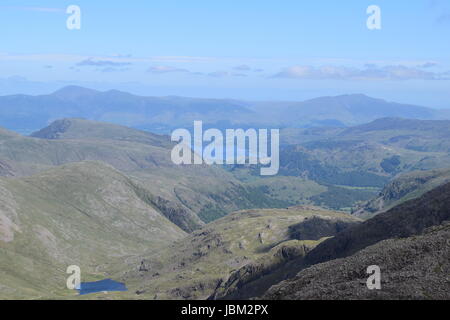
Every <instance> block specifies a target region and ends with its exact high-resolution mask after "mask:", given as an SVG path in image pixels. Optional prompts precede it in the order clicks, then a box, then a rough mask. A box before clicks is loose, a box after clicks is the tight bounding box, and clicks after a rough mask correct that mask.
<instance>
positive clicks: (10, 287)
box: [0, 87, 450, 300]
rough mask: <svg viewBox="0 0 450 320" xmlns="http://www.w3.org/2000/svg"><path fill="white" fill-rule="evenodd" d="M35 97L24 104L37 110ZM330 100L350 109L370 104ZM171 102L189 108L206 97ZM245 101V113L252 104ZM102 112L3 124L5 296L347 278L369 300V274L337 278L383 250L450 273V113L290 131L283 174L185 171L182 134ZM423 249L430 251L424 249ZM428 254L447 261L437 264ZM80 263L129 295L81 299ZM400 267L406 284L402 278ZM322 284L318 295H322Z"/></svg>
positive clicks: (179, 294) (265, 289) (265, 290)
mask: <svg viewBox="0 0 450 320" xmlns="http://www.w3.org/2000/svg"><path fill="white" fill-rule="evenodd" d="M15 98H17V97H15ZM15 98H14V99H15ZM35 98H36V97H33V98H29V99H28V98H26V99H24V102H23V103H24V104H23V108H25V109H24V110H26V108H28V104H30V105H29V107H31V105H32V104H34V103H35V100H36V99H35ZM37 98H38V100H39V99H42V101H46V102H45V103H50V102H51V101H53V100H52V99H58V101H59V102H61V103H68V101H72V102H73V103H74V104H76V108H77V110H82V108H81V109H79V107H80V103H82V102H83V101H85V102H83V103H86V104H91V105H102V104H103V103H109V102H110V101H116V102H115V103H118V104H119V103H120V101H121V99H125V98H127V99H128V98H129V99H138V98H137V97H134V96H133V97H130V96H126V95H125V94H124V93H120V92H107V93H99V92H96V91H89V90H88V89H83V90H82V89H80V88H73V87H71V88H65V89H63V90H62V91H60V92H58V93H55V94H54V95H52V97H37ZM2 99H3V100H5V97H0V102H1V100H2ZM8 99H12V98H11V97H9V98H8ZM48 99H50V100H48ZM110 99H112V100H110ZM142 99H143V100H140V101H141V102H140V103H141V104H142V103H144V102H142V101H144V100H145V101H150V100H151V99H150V98H148V99H147V98H146V99H144V98H142ZM161 99H162V98H161ZM330 99H331V98H326V99H325V101H328V102H330V103H331V101H332V102H333V103H335V104H336V108H338V109H339V110H341V109H340V108H341V107H343V103H344V102H345V105H347V106H348V103H350V102H351V101H353V99H356V100H355V101H356V102H357V103H359V104H364V103H363V102H364V101H366V100H367V98H366V97H357V98H355V97H351V96H346V97H345V98H343V97H337V98H335V99H331V100H330ZM49 101H50V102H49ZM126 101H129V100H126ZM130 101H131V100H130ZM164 101H166V102H167V103H168V104H169V105H170V104H172V103H174V101H177V104H176V105H173V106H172V107H173V108H174V110H175V109H177V110H179V109H180V108H181V109H185V108H186V110H189V111H186V112H192V109H190V108H194V109H195V108H200V109H199V110H201V109H202V108H203V107H204V105H203V103H206V102H201V101H197V100H191V101H190V102H189V104H186V103H187V102H186V100H185V99H175V98H170V99H167V100H164ZM319 101H321V100H319ZM366 102H367V101H366ZM375 102H377V103H379V104H380V108H381V109H382V108H387V109H389V110H391V109H392V108H394V107H396V108H398V110H400V111H401V110H403V109H402V108H403V106H399V105H395V106H393V105H389V104H388V105H386V102H383V101H372V100H370V103H375ZM14 103H16V102H14ZM124 103H125V102H124ZM127 103H128V102H127ZM158 103H159V102H158ZM208 103H209V102H208ZM217 103H219V102H217ZM229 103H231V104H233V105H234V107H231V106H230V108H231V109H232V110H235V111H236V112H238V110H240V109H239V108H244V106H243V104H242V103H238V102H236V101H230V102H229ZM316 103H319V102H318V101H311V102H308V103H305V104H306V105H305V106H304V107H305V108H306V106H307V105H309V104H311V105H315V104H316ZM367 103H369V102H367ZM370 103H369V105H370ZM50 105H51V103H50ZM213 105H214V104H213ZM281 106H282V107H283V108H288V109H292V108H295V106H294V105H291V104H286V105H283V104H281ZM118 107H119V106H118ZM172 107H167V108H168V109H167V110H170V108H172ZM257 107H258V108H263V107H267V106H264V105H262V104H260V105H258V106H257ZM146 108H147V107H143V109H142V110H146ZM233 108H235V109H233ZM245 108H248V110H246V111H245V112H249V113H251V112H254V111H252V109H253V108H256V107H255V106H253V105H245ZM394 109H395V108H394ZM394 109H392V110H394ZM49 110H50V109H49ZM66 110H68V109H66ZM86 110H87V109H86ZM89 110H91V111H92V110H96V108H90V109H89ZM98 110H100V109H98ZM415 110H416V111H417V117H422V116H423V118H426V119H428V118H433V119H434V118H435V117H437V116H436V115H435V114H433V115H432V114H430V113H427V112H428V111H427V110H424V109H420V108H419V109H415ZM50 111H51V110H50ZM50 111H49V112H50ZM100 111H101V110H100ZM100 111H99V112H100ZM400 111H398V112H400ZM152 112H153V111H152ZM155 112H156V111H155ZM177 112H178V111H177ZM233 112H234V111H233ZM239 112H241V111H239ZM421 112H422V113H421ZM51 113H52V114H53V111H51ZM194 114H195V113H194ZM386 114H388V115H390V113H389V112H384V113H383V115H386ZM77 116H78V115H77ZM376 116H378V114H377V115H376ZM95 118H96V117H92V118H91V120H86V119H82V118H62V119H60V120H56V121H53V122H51V123H50V124H48V125H46V126H43V127H41V128H34V127H33V131H34V132H30V135H23V134H20V133H17V132H14V131H10V130H8V129H0V200H1V201H0V275H1V277H0V279H1V280H0V289H1V290H0V297H1V298H3V299H150V300H153V299H155V300H160V299H249V298H259V297H263V298H264V297H266V298H270V299H291V298H295V299H299V298H301V299H303V298H305V299H309V298H320V297H323V298H326V297H332V298H335V296H333V295H328V294H327V292H328V291H327V290H325V289H323V288H322V287H323V286H325V284H324V283H325V282H324V281H331V283H332V284H333V285H334V283H335V282H336V283H341V282H342V281H345V283H346V284H345V287H344V289H343V291H342V292H344V293H345V294H346V295H347V297H364V298H366V297H372V296H368V295H367V293H364V292H363V291H361V290H359V289H358V290H356V289H355V290H354V292H353V291H352V290H353V289H351V288H354V286H355V283H357V282H358V281H361V280H360V278H358V277H356V278H355V277H354V276H351V277H347V278H345V279H344V280H343V279H341V278H339V277H338V278H333V277H332V273H333V270H334V268H336V266H337V265H341V264H339V263H342V265H343V266H344V268H348V272H351V270H359V269H361V268H362V264H364V263H365V262H366V261H369V260H370V259H368V258H367V257H369V256H375V257H378V258H377V259H380V261H383V263H385V266H390V263H394V264H395V268H396V269H395V270H398V272H413V271H412V270H410V269H407V267H406V266H405V265H404V261H396V262H393V261H392V259H391V258H390V254H391V253H389V252H390V251H389V250H392V252H399V253H396V254H407V255H408V256H409V255H412V254H417V256H418V259H419V260H418V261H422V262H423V263H422V262H420V264H421V265H420V268H432V267H433V268H437V267H436V266H439V268H441V269H439V270H444V271H445V270H446V269H445V268H447V267H448V263H446V262H445V261H441V258H438V257H441V256H444V257H445V255H446V254H448V250H446V247H445V246H444V247H442V245H441V244H442V243H441V242H442V241H441V240H442V239H444V238H446V237H447V233H448V232H447V231H448V230H447V229H448V228H447V225H446V224H445V221H447V220H448V219H449V217H448V214H447V213H448V210H447V207H448V201H447V200H448V199H447V195H448V194H449V192H448V183H450V174H449V169H448V168H449V164H450V144H449V142H448V141H449V138H450V130H449V128H450V121H447V120H418V119H402V118H382V119H373V121H372V119H371V118H370V116H368V118H361V119H366V120H371V121H369V122H367V123H362V124H357V125H354V126H334V127H332V126H325V127H303V128H300V127H299V126H292V127H286V128H283V129H281V130H280V139H281V140H280V142H281V148H280V170H279V173H278V175H276V176H261V175H260V174H259V173H260V169H261V166H260V165H248V164H234V165H231V164H229V165H207V164H199V165H176V164H174V163H173V162H172V161H171V151H172V149H173V147H174V146H175V143H174V142H171V141H170V137H169V136H168V135H164V134H155V133H151V132H149V131H144V130H140V129H137V128H131V127H127V126H123V125H119V124H114V123H110V122H99V121H97V120H95ZM92 119H94V120H92ZM102 119H103V118H102ZM240 119H242V118H240ZM184 120H185V119H183V120H181V119H180V121H181V122H179V123H178V124H180V125H181V124H184V122H182V121H184ZM311 121H313V120H311ZM314 121H316V120H314ZM355 121H356V120H355ZM358 121H360V120H358ZM358 121H356V122H355V123H357V122H358ZM361 121H362V120H361ZM36 123H37V122H36ZM206 123H208V122H206ZM349 123H351V122H349ZM212 124H214V121H212V122H209V124H208V125H207V126H211V125H212ZM241 124H243V123H241ZM334 124H336V123H335V122H334ZM236 125H238V124H236ZM244 126H245V125H244ZM136 127H139V126H136ZM30 128H32V126H30ZM19 131H22V130H19ZM414 243H417V246H420V248H423V250H422V249H417V252H415V251H414V253H411V250H413V249H414V248H416V247H414ZM385 248H388V249H385ZM426 248H428V249H426ZM447 249H448V247H447ZM386 250H388V252H385V251H386ZM414 250H415V249H414ZM427 250H428V251H427ZM405 252H406V253H405ZM392 254H394V253H392ZM428 259H431V260H432V261H434V262H430V265H429V267H426V266H427V265H428V264H427V263H428V262H426V261H427V260H428ZM341 261H342V262H341ZM370 261H372V260H370ZM408 261H409V260H408ZM418 263H419V262H418ZM69 265H77V266H79V267H80V268H81V270H82V278H83V281H98V280H102V279H106V278H111V279H114V280H116V281H120V282H123V283H125V284H126V286H127V288H128V289H129V290H128V291H126V292H115V293H114V294H109V293H94V294H90V295H83V296H77V295H76V292H71V291H70V290H67V289H66V288H65V280H66V277H67V274H66V272H65V271H66V270H65V269H66V268H67V266H69ZM352 268H353V269H352ZM404 268H406V269H404ZM319 270H320V271H319ZM346 270H347V269H346ZM404 270H407V271H404ZM436 270H437V269H436ZM358 272H359V271H358ZM395 272H397V271H395ZM395 272H394V273H392V274H390V275H389V277H391V279H392V281H393V283H397V282H398V281H400V280H399V279H401V277H400V275H399V274H397V273H395ZM317 273H321V274H323V275H322V276H320V277H319V276H317ZM310 277H313V278H314V279H316V278H317V285H318V286H320V288H319V289H318V290H316V289H310V287H309V285H308V281H310V280H308V279H310ZM360 277H362V276H360ZM305 279H306V280H305ZM358 279H359V280H358ZM424 279H425V278H424ZM430 279H431V280H430V285H431V284H433V285H435V286H437V288H440V289H439V290H438V291H436V292H435V293H432V292H430V289H429V287H428V285H425V284H424V283H425V282H420V283H416V282H414V283H413V284H412V285H413V286H418V285H420V286H424V288H425V289H424V293H423V294H419V295H417V294H414V293H412V292H411V288H410V287H408V286H407V285H405V286H400V289H399V291H398V296H396V294H397V293H396V292H397V291H395V288H394V287H392V286H391V287H389V288H390V289H389V290H390V291H389V292H387V293H384V294H385V295H384V296H383V295H380V296H379V297H386V298H392V297H398V298H411V299H416V298H417V299H418V298H426V297H428V296H430V297H433V298H435V297H447V296H446V293H445V291H443V289H442V288H444V287H445V286H444V284H443V282H442V277H441V271H439V272H437V273H436V274H433V275H430ZM315 281H316V280H315ZM355 281H356V282H355ZM421 281H422V280H421ZM299 288H305V289H304V290H303V289H301V291H302V292H303V293H301V294H299V293H298V292H299V290H300V289H299ZM324 290H325V291H324ZM350 291H351V292H350ZM346 295H344V297H346Z"/></svg>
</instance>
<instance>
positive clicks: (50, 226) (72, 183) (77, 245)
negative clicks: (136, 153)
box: [0, 162, 185, 299]
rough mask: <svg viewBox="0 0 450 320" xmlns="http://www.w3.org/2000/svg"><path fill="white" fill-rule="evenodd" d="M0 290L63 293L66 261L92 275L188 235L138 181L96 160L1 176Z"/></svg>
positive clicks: (26, 294) (0, 293) (20, 294)
mask: <svg viewBox="0 0 450 320" xmlns="http://www.w3.org/2000/svg"><path fill="white" fill-rule="evenodd" d="M0 199H1V201H0V274H1V276H0V287H1V288H2V290H0V298H3V299H5V298H8V299H12V298H39V297H41V298H43V297H55V296H60V297H61V296H67V295H71V293H70V292H69V291H67V290H65V282H66V280H65V279H66V277H67V275H66V272H65V271H66V270H65V269H66V268H67V267H68V266H69V265H78V266H80V267H81V270H82V276H83V277H84V279H86V278H94V279H95V278H96V277H98V276H99V277H101V276H105V272H111V271H113V270H114V269H116V268H118V269H120V266H121V265H122V266H123V265H124V261H125V260H126V258H127V257H128V256H130V255H137V254H142V253H144V252H146V251H148V250H150V249H158V248H161V247H163V246H165V245H167V244H168V243H170V242H172V241H174V240H177V239H180V238H181V237H183V236H184V235H185V232H183V231H182V230H181V229H180V228H179V227H177V226H176V225H175V224H173V223H172V222H170V221H169V220H168V219H167V218H166V217H165V216H164V215H163V214H162V213H161V212H160V211H158V209H157V208H155V207H154V206H153V204H152V203H151V202H150V201H149V200H148V199H151V195H149V194H148V193H147V192H146V191H145V189H144V188H143V187H142V186H139V184H137V183H136V182H134V181H132V180H131V179H129V178H128V177H126V176H124V175H123V174H121V173H119V172H118V171H116V170H115V169H114V168H112V167H110V166H107V165H104V164H101V163H99V162H81V163H77V164H69V165H66V166H62V167H58V168H54V169H51V170H49V171H44V172H42V173H39V174H38V175H35V176H32V177H26V178H21V179H5V178H0Z"/></svg>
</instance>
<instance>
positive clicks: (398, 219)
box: [213, 184, 450, 299]
mask: <svg viewBox="0 0 450 320" xmlns="http://www.w3.org/2000/svg"><path fill="white" fill-rule="evenodd" d="M447 220H450V184H446V185H443V186H440V187H437V188H435V189H433V190H432V191H430V192H428V193H426V194H424V195H423V196H421V197H419V198H417V199H414V200H410V201H408V202H405V203H404V204H402V205H399V206H396V207H394V208H392V209H391V210H389V211H387V212H384V213H381V214H379V215H377V216H375V217H374V218H372V219H369V220H367V221H364V222H363V223H360V224H357V225H354V226H351V227H349V228H346V229H344V230H342V231H341V232H338V233H336V234H335V236H334V237H332V238H329V239H326V240H325V241H322V242H320V243H319V244H317V246H315V247H314V248H313V249H311V250H309V251H308V252H307V253H306V255H305V256H303V257H297V258H295V259H293V260H292V261H289V262H288V263H285V264H283V265H281V266H280V267H279V268H278V269H275V270H271V272H269V273H268V275H263V277H261V278H260V279H257V280H256V281H255V284H253V285H252V284H251V285H245V284H246V281H245V276H243V277H242V280H241V279H240V278H239V277H238V278H237V279H234V280H233V281H234V282H237V283H239V282H241V283H243V284H244V285H241V286H238V287H237V288H236V289H233V288H232V286H231V288H232V290H231V291H230V292H228V289H229V288H228V286H225V288H220V289H218V290H216V292H215V294H214V295H213V298H220V299H228V298H231V297H237V298H252V297H258V296H261V295H263V293H264V292H262V290H264V289H265V290H267V289H268V288H270V287H271V286H273V285H276V284H278V283H280V282H281V281H283V280H286V279H290V278H293V277H295V276H296V275H297V274H298V273H299V272H301V271H302V270H304V269H306V268H308V267H311V266H314V265H316V264H319V263H324V262H327V261H332V260H335V259H340V258H346V257H351V256H353V255H354V254H356V253H357V252H359V251H361V250H363V249H365V248H367V247H369V246H372V245H375V244H377V243H378V242H380V241H384V240H388V239H400V238H408V237H414V236H416V235H419V234H421V233H422V232H423V231H424V230H425V229H426V228H429V227H433V226H437V225H440V224H441V223H443V222H445V221H447ZM317 276H318V277H319V275H317ZM255 288H257V289H256V290H255ZM223 292H225V293H223Z"/></svg>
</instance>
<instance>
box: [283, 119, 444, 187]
mask: <svg viewBox="0 0 450 320" xmlns="http://www.w3.org/2000/svg"><path fill="white" fill-rule="evenodd" d="M449 128H450V121H448V120H442V121H436V120H412V119H400V118H383V119H378V120H375V121H373V122H370V123H368V124H363V125H359V126H354V127H350V128H309V129H292V128H291V129H285V130H282V132H281V134H280V136H281V138H282V142H283V147H282V149H281V153H280V162H281V163H280V174H281V175H285V176H301V177H304V178H309V179H312V180H314V181H316V182H319V183H322V184H331V185H338V186H339V185H342V186H350V187H377V188H380V187H383V186H384V185H385V184H386V183H387V182H388V181H389V180H391V179H392V178H394V177H395V176H397V175H398V174H401V173H405V172H410V171H416V170H431V169H439V168H445V167H448V164H449V163H450V129H449Z"/></svg>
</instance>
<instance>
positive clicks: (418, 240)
mask: <svg viewBox="0 0 450 320" xmlns="http://www.w3.org/2000/svg"><path fill="white" fill-rule="evenodd" d="M449 239H450V223H449V222H447V223H444V224H442V225H440V226H435V227H432V228H430V229H427V230H426V231H425V232H424V233H423V234H421V235H417V236H413V237H408V238H402V239H389V240H384V241H381V242H379V243H377V244H375V245H373V246H370V247H367V248H366V249H364V250H361V251H359V252H358V253H356V254H354V255H352V256H350V257H347V258H344V259H337V260H333V261H329V262H325V263H321V264H317V265H314V266H312V267H310V268H308V269H305V270H303V271H301V272H300V273H299V274H298V275H297V276H296V277H295V278H293V279H289V280H286V281H283V282H281V283H280V284H277V285H275V286H273V287H272V288H271V289H270V290H269V291H268V292H267V293H266V294H264V295H263V296H262V298H263V299H268V300H279V299H282V300H309V299H314V300H317V299H326V300H348V299H371V300H373V299H388V300H396V299H402V300H404V299H415V300H428V299H433V300H441V299H445V300H449V299H450V279H449V276H448V275H449V274H450V244H449ZM371 265H377V266H379V267H380V271H381V289H380V290H369V289H368V288H367V285H366V282H367V278H368V277H369V274H367V272H366V271H367V267H368V266H371Z"/></svg>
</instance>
